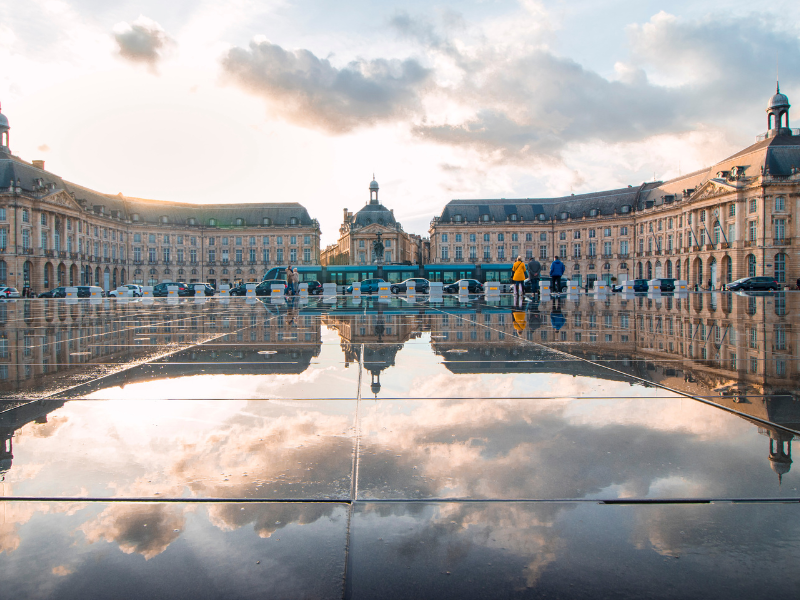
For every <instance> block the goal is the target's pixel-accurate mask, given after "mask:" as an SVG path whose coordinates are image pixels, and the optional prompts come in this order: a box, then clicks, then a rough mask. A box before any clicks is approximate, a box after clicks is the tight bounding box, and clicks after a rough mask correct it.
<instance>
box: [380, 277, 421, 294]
mask: <svg viewBox="0 0 800 600" xmlns="http://www.w3.org/2000/svg"><path fill="white" fill-rule="evenodd" d="M412 285H413V286H414V289H415V290H416V291H417V293H418V294H427V293H428V291H429V290H430V289H431V282H430V281H428V280H427V279H423V278H422V277H412V278H411V279H406V280H405V281H401V282H400V283H393V284H392V285H391V286H390V288H389V289H390V290H391V291H392V293H393V294H402V293H404V292H405V291H406V290H407V289H408V288H409V287H410V286H412Z"/></svg>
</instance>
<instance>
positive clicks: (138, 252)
mask: <svg viewBox="0 0 800 600" xmlns="http://www.w3.org/2000/svg"><path fill="white" fill-rule="evenodd" d="M133 260H134V261H136V262H141V260H142V248H141V246H134V247H133Z"/></svg>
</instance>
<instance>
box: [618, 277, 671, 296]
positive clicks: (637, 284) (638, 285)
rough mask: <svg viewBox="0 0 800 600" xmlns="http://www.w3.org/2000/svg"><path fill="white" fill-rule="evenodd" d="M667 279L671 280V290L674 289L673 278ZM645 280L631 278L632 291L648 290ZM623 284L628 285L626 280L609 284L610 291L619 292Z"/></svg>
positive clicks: (641, 291)
mask: <svg viewBox="0 0 800 600" xmlns="http://www.w3.org/2000/svg"><path fill="white" fill-rule="evenodd" d="M667 281H672V290H674V289H675V280H674V279H670V280H667ZM647 282H648V280H647V279H634V280H633V291H634V293H644V292H647V290H648V285H647ZM625 285H628V282H627V281H625V282H623V283H620V284H618V285H612V286H611V291H612V292H621V291H622V289H623V287H624V286H625ZM672 290H670V291H672ZM665 291H666V290H665Z"/></svg>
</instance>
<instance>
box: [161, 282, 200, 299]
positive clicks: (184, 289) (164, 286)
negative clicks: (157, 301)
mask: <svg viewBox="0 0 800 600" xmlns="http://www.w3.org/2000/svg"><path fill="white" fill-rule="evenodd" d="M173 285H174V286H176V287H177V288H178V296H194V288H192V289H191V290H189V284H188V283H186V282H185V281H165V282H163V283H159V284H156V285H155V286H153V296H154V297H156V298H163V297H165V296H168V295H169V287H170V286H173Z"/></svg>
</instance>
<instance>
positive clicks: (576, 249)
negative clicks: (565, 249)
mask: <svg viewBox="0 0 800 600" xmlns="http://www.w3.org/2000/svg"><path fill="white" fill-rule="evenodd" d="M572 256H573V257H574V258H580V257H581V245H580V244H573V245H572Z"/></svg>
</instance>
